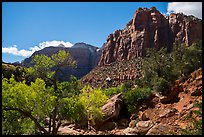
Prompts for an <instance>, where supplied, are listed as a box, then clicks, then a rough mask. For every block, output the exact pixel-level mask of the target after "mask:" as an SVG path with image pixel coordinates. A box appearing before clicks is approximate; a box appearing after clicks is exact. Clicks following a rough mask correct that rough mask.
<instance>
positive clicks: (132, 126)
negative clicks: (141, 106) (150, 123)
mask: <svg viewBox="0 0 204 137" xmlns="http://www.w3.org/2000/svg"><path fill="white" fill-rule="evenodd" d="M136 124H137V121H136V120H131V121H130V123H129V127H130V128H134V127H136Z"/></svg>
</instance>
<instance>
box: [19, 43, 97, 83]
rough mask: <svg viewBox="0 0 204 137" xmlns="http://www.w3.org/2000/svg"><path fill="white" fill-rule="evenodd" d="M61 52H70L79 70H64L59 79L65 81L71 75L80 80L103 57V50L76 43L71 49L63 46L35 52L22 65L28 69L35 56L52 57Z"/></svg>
mask: <svg viewBox="0 0 204 137" xmlns="http://www.w3.org/2000/svg"><path fill="white" fill-rule="evenodd" d="M59 50H65V51H69V52H70V54H71V57H72V58H73V59H74V60H76V62H77V68H75V69H72V68H68V67H64V68H62V71H63V72H64V74H59V75H58V77H60V78H61V79H62V80H63V81H68V80H69V78H70V75H74V76H76V77H77V78H78V79H80V78H81V77H83V76H84V75H86V74H87V73H88V72H90V71H91V70H92V69H93V68H94V67H95V66H96V65H97V64H98V62H99V59H100V55H101V50H100V49H99V48H97V47H94V46H92V45H89V44H85V43H76V44H74V45H73V46H72V47H70V48H67V47H64V46H62V45H60V46H58V47H46V48H44V49H42V50H39V51H36V52H34V53H33V54H32V56H31V57H29V58H27V59H25V60H24V61H22V63H21V64H22V65H24V66H26V67H29V66H32V65H33V63H32V62H31V59H32V57H33V56H35V55H41V54H45V55H48V56H51V55H53V54H55V53H57V52H58V51H59Z"/></svg>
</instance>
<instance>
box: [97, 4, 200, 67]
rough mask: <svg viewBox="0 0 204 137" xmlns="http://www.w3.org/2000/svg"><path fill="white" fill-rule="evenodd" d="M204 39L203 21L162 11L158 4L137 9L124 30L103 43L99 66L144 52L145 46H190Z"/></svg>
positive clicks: (142, 54) (111, 35)
mask: <svg viewBox="0 0 204 137" xmlns="http://www.w3.org/2000/svg"><path fill="white" fill-rule="evenodd" d="M200 39H202V21H201V20H200V19H197V18H195V17H193V16H186V15H184V14H181V13H179V14H174V13H172V14H170V15H169V16H168V17H166V16H164V15H163V14H161V13H160V12H159V11H158V10H157V9H156V8H155V7H152V8H150V9H147V8H144V9H142V8H138V9H137V10H136V12H135V14H134V16H133V19H132V20H131V21H130V22H129V23H128V24H127V25H126V27H125V28H124V29H123V30H116V31H115V32H114V33H112V34H110V35H109V36H108V38H107V41H106V43H105V44H104V45H103V51H102V55H101V58H100V61H99V65H100V66H101V65H106V64H110V63H112V62H114V61H120V60H123V59H127V60H130V59H133V58H137V57H141V56H144V55H145V49H146V48H152V47H155V48H160V47H166V48H167V49H168V50H171V48H172V46H173V43H174V42H175V41H177V42H179V43H185V44H186V45H191V44H192V42H193V41H196V40H200Z"/></svg>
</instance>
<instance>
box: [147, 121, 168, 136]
mask: <svg viewBox="0 0 204 137" xmlns="http://www.w3.org/2000/svg"><path fill="white" fill-rule="evenodd" d="M169 130H170V126H169V125H167V124H162V123H159V124H157V125H154V126H153V127H152V128H151V129H150V130H149V131H148V132H147V134H146V135H167V134H168V132H169Z"/></svg>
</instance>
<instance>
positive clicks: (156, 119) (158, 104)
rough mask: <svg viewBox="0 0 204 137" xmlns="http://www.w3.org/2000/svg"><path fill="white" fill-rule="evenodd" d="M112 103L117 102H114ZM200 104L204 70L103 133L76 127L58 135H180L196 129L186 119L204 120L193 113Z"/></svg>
mask: <svg viewBox="0 0 204 137" xmlns="http://www.w3.org/2000/svg"><path fill="white" fill-rule="evenodd" d="M116 96H117V95H116ZM116 96H115V97H116ZM112 102H114V101H113V99H112ZM115 102H117V101H115ZM196 102H201V103H202V68H200V69H199V70H197V71H195V72H193V73H192V74H191V75H190V76H189V78H188V79H187V80H185V81H182V80H181V79H180V80H177V81H176V82H175V85H174V86H173V87H172V88H171V92H170V93H169V94H168V95H167V96H161V95H159V94H158V93H155V94H154V95H153V96H152V97H151V99H150V101H149V102H148V103H147V104H145V105H143V106H141V107H140V108H139V109H138V110H135V113H133V114H132V115H131V117H129V118H121V117H120V116H119V117H118V119H117V120H115V121H113V120H109V121H107V122H105V123H103V124H101V125H100V126H101V128H100V130H97V131H94V130H91V131H88V130H84V129H78V128H76V125H74V124H70V125H68V126H64V127H60V128H59V132H58V134H60V135H167V134H171V133H172V132H173V133H175V134H179V130H180V129H181V128H182V129H186V128H187V127H189V126H192V123H191V122H190V121H189V120H188V119H186V117H189V116H192V117H194V118H196V119H202V117H198V116H196V115H194V114H193V113H192V111H193V110H198V109H199V108H197V107H195V106H194V104H195V103H196ZM109 103H110V100H109ZM116 110H117V111H118V109H117V108H115V110H114V109H112V111H116ZM115 114H116V113H115ZM115 116H118V115H115Z"/></svg>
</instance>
